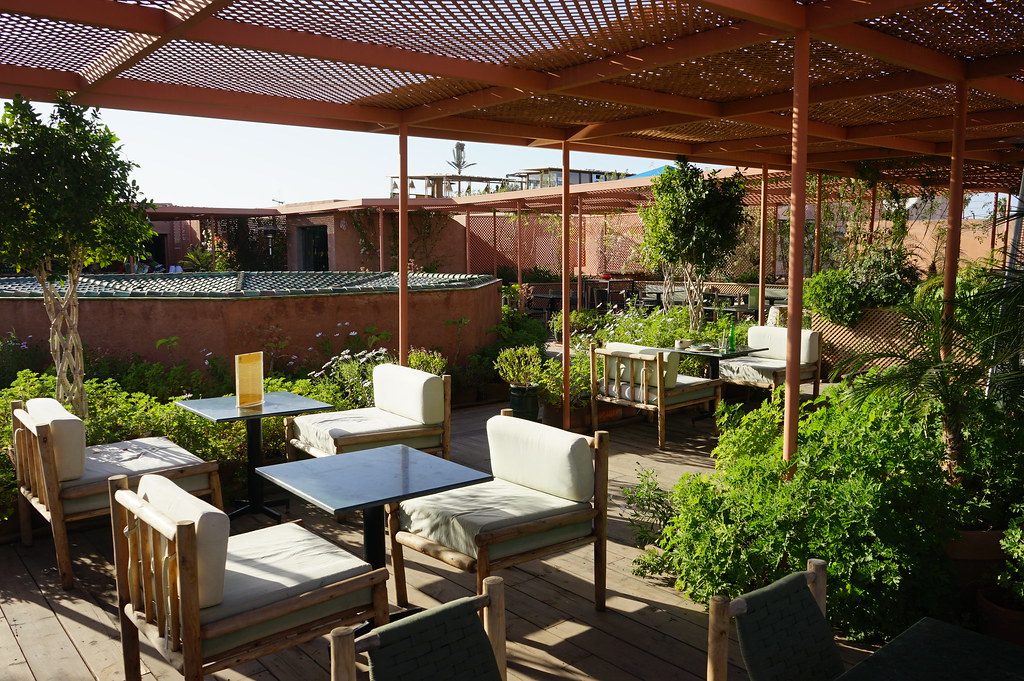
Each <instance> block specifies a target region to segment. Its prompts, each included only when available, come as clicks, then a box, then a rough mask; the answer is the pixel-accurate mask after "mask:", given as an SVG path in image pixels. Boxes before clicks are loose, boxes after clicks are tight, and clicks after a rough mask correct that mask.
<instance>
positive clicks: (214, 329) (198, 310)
mask: <svg viewBox="0 0 1024 681" xmlns="http://www.w3.org/2000/svg"><path fill="white" fill-rule="evenodd" d="M409 305H410V308H409V314H410V317H411V319H412V324H411V329H410V342H411V344H412V346H413V347H427V348H432V347H434V346H438V347H440V348H441V350H442V352H443V353H444V354H445V355H447V356H448V357H452V356H454V354H455V350H456V345H457V344H458V342H459V341H458V336H457V333H456V327H455V326H453V325H448V324H445V322H446V321H447V320H449V319H457V318H461V317H468V318H469V320H470V321H469V324H467V325H466V326H465V327H464V328H463V329H462V336H461V338H462V340H461V353H462V357H465V356H466V355H467V354H468V353H470V352H473V351H474V350H475V349H476V348H478V347H479V346H481V345H485V344H487V343H489V342H491V341H493V340H494V334H491V333H488V331H487V330H488V329H491V328H493V327H494V326H495V325H496V324H497V323H498V322H499V321H500V316H501V304H500V289H499V284H498V282H494V283H492V284H488V285H486V286H483V287H481V288H476V289H457V290H447V291H425V292H413V293H411V295H410V303H409ZM397 306H398V294H397V293H375V294H335V295H321V296H287V297H259V298H219V299H200V300H190V299H173V298H141V297H140V298H118V299H106V298H83V299H82V300H81V314H80V330H81V334H82V340H83V342H84V343H85V344H86V345H87V346H91V347H94V348H98V349H102V350H106V351H111V352H114V353H118V354H132V353H136V354H138V355H141V356H142V357H144V358H147V359H152V360H160V361H167V360H168V359H172V360H173V361H180V360H186V361H188V362H189V363H191V364H192V365H193V366H201V365H202V364H203V360H204V359H205V358H206V353H213V354H214V355H219V356H221V357H224V358H230V357H232V356H234V355H235V354H237V353H241V352H253V351H256V350H264V352H265V353H266V352H268V351H267V348H268V346H269V345H270V344H273V343H277V342H283V343H285V347H284V348H282V349H281V350H279V351H277V352H278V354H280V355H282V356H283V357H284V358H285V359H284V361H285V362H287V361H291V356H292V355H296V356H298V358H299V361H300V362H301V361H304V360H305V361H308V362H309V363H311V364H317V365H319V364H320V363H322V362H323V361H324V359H325V358H326V356H327V355H326V353H325V352H324V350H325V349H329V347H331V346H333V347H334V348H336V349H340V348H342V347H344V342H343V341H344V340H345V339H346V337H347V335H348V333H349V332H351V331H357V332H360V333H362V332H364V331H365V330H366V329H367V328H369V327H376V328H377V329H379V330H383V331H390V332H392V334H393V336H392V340H391V342H390V343H388V345H389V346H390V347H392V348H394V346H395V343H396V342H397V340H398V338H397V337H398V307H397ZM47 329H48V324H47V320H46V312H45V310H44V308H43V303H42V300H41V299H29V298H5V299H0V332H2V333H6V332H7V331H14V333H15V335H16V336H18V337H19V338H26V337H28V336H30V335H31V336H32V337H33V338H36V339H43V338H46V337H47V336H48V330H47ZM317 334H320V335H319V336H318V335H317ZM171 336H177V337H178V338H179V339H180V340H179V342H178V347H177V348H176V349H174V350H173V351H168V350H167V349H166V348H157V347H156V342H157V341H158V340H160V339H161V338H169V337H171ZM310 348H312V349H310ZM169 353H170V354H171V356H170V357H169Z"/></svg>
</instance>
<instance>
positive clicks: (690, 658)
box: [0, 405, 863, 681]
mask: <svg viewBox="0 0 1024 681" xmlns="http://www.w3.org/2000/svg"><path fill="white" fill-rule="evenodd" d="M500 406H501V405H485V406H480V407H474V408H471V409H465V410H459V411H456V412H455V413H454V415H453V438H452V443H453V457H452V458H453V459H454V460H456V461H459V462H461V463H465V464H467V465H470V466H474V467H477V468H481V469H486V468H487V446H486V438H485V434H484V422H485V421H486V419H487V418H488V417H490V416H492V415H494V414H496V413H497V412H498V410H499V407H500ZM656 444H657V443H656V428H655V427H654V426H653V425H652V424H647V423H645V422H644V421H642V420H640V421H636V422H633V423H628V424H624V425H620V426H613V427H612V428H611V456H610V476H609V477H610V481H609V487H610V490H609V491H610V494H611V503H610V513H609V534H610V542H609V564H608V596H609V597H608V609H607V611H606V612H603V613H599V612H596V611H595V610H594V608H593V605H592V601H591V598H592V594H593V589H592V574H593V571H592V565H593V560H592V558H593V551H592V549H589V548H582V549H579V550H577V551H574V552H571V553H567V554H564V555H561V556H555V557H552V558H550V559H547V560H538V561H534V562H532V563H528V564H526V565H523V566H519V567H516V568H512V569H508V570H504V571H501V572H500V573H499V574H501V576H502V577H504V578H505V581H506V585H507V588H508V591H507V595H506V600H507V613H508V660H509V679H514V680H523V681H527V680H528V681H552V680H554V679H600V680H602V681H649V680H654V679H659V680H662V679H664V680H677V679H678V680H680V681H687V680H695V679H703V678H704V674H705V664H706V661H705V660H706V658H705V647H706V640H707V615H706V614H705V613H704V612H703V609H702V608H701V607H699V606H696V605H694V604H692V603H690V602H688V601H686V600H685V599H683V598H682V597H681V596H680V595H679V594H678V593H677V592H676V591H675V590H673V589H672V588H671V587H670V586H668V585H666V584H664V583H661V582H659V581H658V580H652V579H641V578H639V577H636V576H634V575H633V574H632V573H631V570H630V567H631V562H632V560H633V558H634V557H635V556H636V555H637V554H638V549H636V548H635V547H634V546H633V545H632V541H631V532H630V530H629V527H628V526H627V524H626V521H625V518H624V513H623V508H622V506H623V497H622V492H621V490H622V488H623V486H627V485H631V484H633V483H635V482H636V471H637V470H638V468H640V467H643V468H653V469H655V470H657V471H658V472H659V475H660V477H661V480H662V481H663V483H666V484H667V483H669V482H672V481H675V480H676V479H678V477H679V474H680V473H682V472H683V471H698V470H704V471H707V470H710V469H712V468H713V464H712V462H711V460H710V458H709V457H708V453H709V452H710V451H711V449H712V447H713V444H714V435H713V434H712V431H711V424H710V421H699V422H697V424H696V425H694V424H692V423H691V421H690V418H689V417H688V416H687V415H685V414H679V415H677V416H675V418H672V419H670V422H669V444H668V446H667V447H666V449H664V450H658V449H657V447H656ZM288 516H289V517H292V518H294V517H302V518H304V519H305V523H306V527H308V528H310V529H312V530H314V531H316V532H318V533H321V534H323V535H325V536H328V537H330V538H332V539H334V540H335V541H337V542H338V543H339V544H341V545H342V546H344V547H345V548H347V549H349V550H350V551H353V552H356V553H361V547H360V521H359V518H358V517H355V518H353V519H352V520H350V521H349V522H346V523H337V522H335V521H334V520H333V519H332V518H330V517H329V516H327V514H324V513H323V512H321V511H319V510H317V509H315V508H313V507H310V506H308V505H306V504H305V503H303V502H300V501H298V500H293V502H292V504H291V510H290V511H289V514H288ZM258 522H260V521H259V519H258V518H257V517H247V518H244V519H239V520H238V521H235V523H234V526H233V530H234V531H246V530H248V529H253V528H255V527H256V526H257V523H258ZM71 539H72V554H73V556H74V559H75V568H76V571H77V572H76V577H77V578H78V585H77V587H76V588H75V589H74V590H71V591H63V590H62V589H61V588H60V583H59V579H58V577H57V574H56V568H55V560H54V554H53V546H52V543H51V542H50V540H49V534H48V533H47V534H44V533H40V534H38V538H37V541H36V543H35V545H34V546H32V547H29V548H25V547H22V546H21V545H20V544H17V543H12V544H7V545H3V546H0V679H2V680H3V681H57V680H60V681H94V680H101V681H108V680H114V679H123V678H124V677H123V675H122V668H121V659H120V643H119V640H118V632H117V624H116V618H115V606H114V603H115V601H116V593H115V590H114V585H113V578H112V574H111V567H110V556H111V547H110V530H109V527H108V526H105V525H102V524H96V525H93V526H91V527H87V528H84V529H80V530H77V531H73V532H72V534H71ZM406 563H407V575H408V581H409V587H410V599H411V601H412V602H413V603H415V604H417V605H422V606H431V605H434V604H437V603H440V602H445V601H448V600H451V599H452V598H457V597H459V596H463V595H467V594H470V593H471V592H472V590H473V586H474V582H473V576H472V575H466V574H462V573H458V572H456V571H454V570H452V569H450V568H448V567H447V566H445V565H443V564H441V563H438V562H436V561H433V560H432V559H429V558H426V557H424V556H421V555H419V554H417V553H416V552H413V551H407V552H406ZM392 594H393V591H392ZM328 648H329V646H328V643H327V640H326V638H321V639H317V640H315V641H313V642H311V643H309V644H306V645H303V646H299V647H297V648H293V649H290V650H288V651H285V652H282V653H278V654H275V655H270V656H267V657H264V658H261V659H260V660H259V661H256V662H251V663H247V664H245V665H242V666H239V667H236V668H235V669H232V670H227V671H223V672H218V673H217V674H214V675H211V676H209V677H207V679H221V680H223V681H229V680H230V681H240V680H242V679H249V680H251V681H296V680H298V679H302V680H303V681H307V680H308V681H317V680H322V681H327V679H329V678H330V673H329V671H328V670H329V664H328ZM733 648H734V652H735V646H733ZM846 656H847V658H848V661H849V662H853V661H856V660H857V659H859V658H860V657H862V656H863V654H862V653H859V652H858V651H853V650H848V651H847V652H846ZM734 659H735V656H734ZM143 662H144V669H143V671H144V676H143V678H144V679H146V680H147V681H155V680H158V679H159V680H164V679H168V680H173V679H180V678H181V677H180V675H178V674H177V672H175V671H174V669H173V668H171V667H170V666H169V665H167V664H166V663H165V662H163V660H162V659H161V658H159V656H158V655H157V654H156V653H154V652H153V651H148V652H147V653H145V654H144V660H143ZM730 678H731V679H735V680H736V681H741V680H743V679H746V674H745V673H744V671H743V669H742V667H740V666H739V665H736V666H735V668H734V669H733V670H732V673H731V675H730Z"/></svg>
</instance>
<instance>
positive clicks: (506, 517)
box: [399, 419, 593, 558]
mask: <svg viewBox="0 0 1024 681" xmlns="http://www.w3.org/2000/svg"><path fill="white" fill-rule="evenodd" d="M518 420H520V421H521V420H522V419H518ZM591 491H593V487H591ZM399 508H400V512H399V526H400V527H401V529H403V530H405V531H407V532H411V533H413V534H416V535H419V536H421V537H426V538H428V539H430V540H432V541H435V542H437V543H438V544H441V545H443V546H447V547H449V548H452V549H455V550H456V551H459V552H461V553H465V554H466V555H469V556H475V555H476V553H477V546H476V542H475V540H474V537H476V536H477V535H478V534H480V532H483V531H489V530H497V529H501V528H503V527H508V526H509V525H514V524H517V523H522V522H527V521H530V520H538V519H540V518H547V517H550V516H554V515H559V514H561V513H568V512H571V511H577V510H586V509H589V508H591V506H590V504H587V503H582V502H574V501H570V500H568V499H563V498H562V497H558V496H555V495H552V494H545V493H543V492H538V491H537V490H534V489H531V488H529V487H523V486H522V485H516V484H515V483H511V482H507V481H505V480H499V479H495V480H492V481H490V482H485V483H482V484H479V485H470V486H469V487H463V488H460V489H456V490H450V491H448V492H440V493H438V494H431V495H429V496H425V497H420V498H418V499H409V500H407V501H403V502H402V503H401V505H400V507H399ZM591 528H592V524H591V523H590V522H584V523H576V524H574V525H571V526H568V527H562V528H557V529H555V530H548V531H547V532H542V533H538V534H535V535H529V536H526V537H519V538H517V539H512V540H509V541H506V542H501V543H500V544H494V545H492V546H491V549H490V557H491V558H503V557H505V556H510V555H513V554H516V553H522V552H523V551H529V550H531V549H534V548H539V547H543V546H551V545H552V544H557V543H558V542H561V541H566V540H568V539H575V538H577V537H584V536H586V535H588V534H590V532H591Z"/></svg>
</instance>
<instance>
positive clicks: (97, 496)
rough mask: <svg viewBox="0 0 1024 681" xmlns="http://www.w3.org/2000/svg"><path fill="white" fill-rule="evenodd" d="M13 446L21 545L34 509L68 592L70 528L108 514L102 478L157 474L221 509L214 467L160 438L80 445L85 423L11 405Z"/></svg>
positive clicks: (35, 405) (45, 402) (37, 404)
mask: <svg viewBox="0 0 1024 681" xmlns="http://www.w3.org/2000/svg"><path fill="white" fill-rule="evenodd" d="M11 407H12V419H11V424H12V436H13V437H12V447H11V450H10V456H11V458H12V461H13V462H14V464H15V469H16V471H17V479H18V487H19V491H20V494H19V497H18V498H19V507H18V518H19V522H20V527H21V540H22V543H24V544H25V545H26V546H28V545H30V544H31V543H32V509H35V510H36V511H37V512H38V513H39V515H41V516H42V517H43V518H44V519H45V520H46V521H47V522H48V523H50V529H51V531H52V533H53V545H54V548H55V549H56V552H57V567H58V570H59V571H60V578H61V583H62V585H63V586H64V588H65V589H70V588H71V587H72V586H74V575H73V573H72V569H71V550H70V547H69V545H68V535H67V523H69V522H72V521H75V520H83V519H86V518H95V517H99V516H104V515H107V514H108V513H110V497H109V496H108V494H107V478H109V477H110V476H111V475H119V474H124V475H127V476H129V482H130V484H131V485H132V486H134V485H135V484H136V482H137V481H138V479H139V477H140V476H142V475H143V474H144V473H157V474H159V475H162V476H164V477H166V478H170V479H174V481H175V482H176V483H177V484H178V485H180V486H181V487H182V488H184V489H186V490H188V491H189V492H191V493H193V494H199V495H210V496H211V497H212V499H213V503H214V504H216V505H217V506H222V505H223V500H222V499H221V490H220V478H219V476H218V473H217V462H216V461H203V460H202V459H200V458H199V457H198V456H195V455H194V454H191V453H190V452H188V451H186V450H184V449H182V448H181V447H179V446H178V445H176V444H174V443H173V442H171V441H170V440H168V439H167V438H165V437H144V438H139V439H136V440H127V441H125V442H112V443H110V444H104V445H94V446H92V447H86V446H85V424H84V423H83V422H82V420H81V419H80V418H78V417H77V416H75V415H74V414H72V413H71V412H69V411H67V410H66V409H65V408H64V407H63V405H61V403H60V402H58V401H57V400H55V399H52V398H34V399H31V400H29V401H28V402H27V403H25V404H23V403H22V402H19V401H15V402H12V403H11Z"/></svg>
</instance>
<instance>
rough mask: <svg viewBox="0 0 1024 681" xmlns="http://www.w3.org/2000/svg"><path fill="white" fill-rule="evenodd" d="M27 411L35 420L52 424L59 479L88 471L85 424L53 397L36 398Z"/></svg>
mask: <svg viewBox="0 0 1024 681" xmlns="http://www.w3.org/2000/svg"><path fill="white" fill-rule="evenodd" d="M25 411H27V412H28V414H29V416H31V417H32V420H33V421H35V422H36V423H45V424H47V425H49V426H50V438H51V439H52V442H53V453H54V460H55V462H56V465H57V480H59V481H64V480H75V479H76V478H80V477H82V474H83V473H84V472H85V424H84V423H82V419H80V418H78V417H77V416H75V415H74V414H72V413H71V412H69V411H68V410H67V409H65V408H64V405H62V404H61V403H60V402H58V401H57V400H55V399H53V398H52V397H34V398H32V399H31V400H29V401H28V402H26V403H25Z"/></svg>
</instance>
